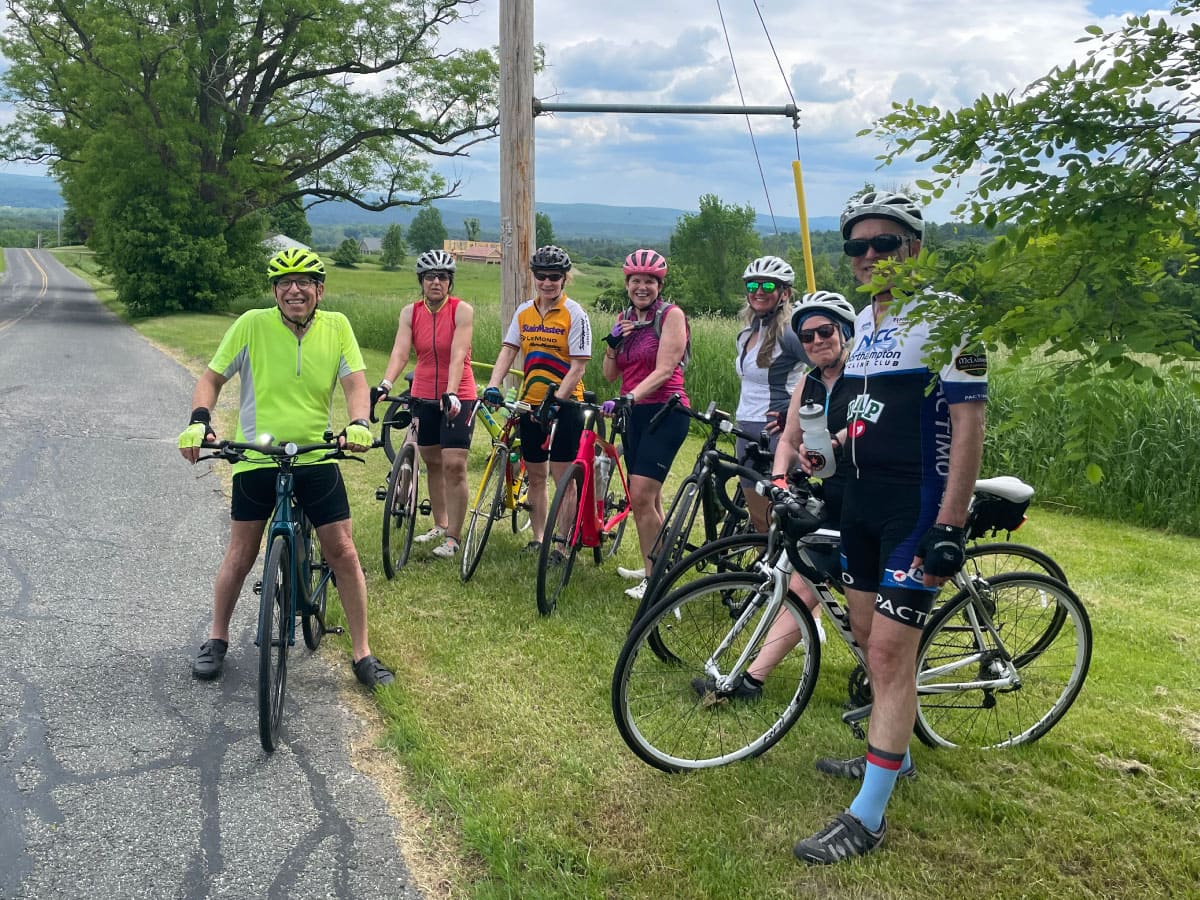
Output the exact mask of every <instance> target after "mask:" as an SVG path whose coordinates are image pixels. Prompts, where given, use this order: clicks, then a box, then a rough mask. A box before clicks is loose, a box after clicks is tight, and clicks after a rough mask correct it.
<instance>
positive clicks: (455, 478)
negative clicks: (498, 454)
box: [430, 449, 468, 540]
mask: <svg viewBox="0 0 1200 900" xmlns="http://www.w3.org/2000/svg"><path fill="white" fill-rule="evenodd" d="M467 452H468V451H466V450H454V449H445V450H442V479H443V488H442V491H443V496H445V498H446V500H445V502H446V526H445V527H446V534H447V536H449V537H452V538H454V539H455V540H457V539H459V538H461V537H462V526H463V520H464V519H465V518H466V516H467V502H468V501H467ZM430 480H431V481H432V480H433V479H432V478H431V479H430ZM430 496H431V497H432V496H433V492H432V491H430Z"/></svg>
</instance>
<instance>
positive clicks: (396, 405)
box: [379, 400, 408, 463]
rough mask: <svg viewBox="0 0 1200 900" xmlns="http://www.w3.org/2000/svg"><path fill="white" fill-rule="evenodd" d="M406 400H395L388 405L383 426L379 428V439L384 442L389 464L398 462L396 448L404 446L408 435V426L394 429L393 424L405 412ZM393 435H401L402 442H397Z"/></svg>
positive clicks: (384, 450)
mask: <svg viewBox="0 0 1200 900" xmlns="http://www.w3.org/2000/svg"><path fill="white" fill-rule="evenodd" d="M405 403H406V401H405V400H393V401H392V402H391V403H389V404H388V408H387V412H386V413H385V414H384V417H383V424H382V425H380V427H379V439H380V440H381V441H383V452H384V453H386V454H387V458H388V462H390V463H391V462H395V461H396V447H397V445H399V446H404V438H405V435H407V434H408V426H407V425H405V426H404V427H403V428H396V427H393V425H392V422H394V421H395V420H396V416H397V415H399V413H400V412H401V411H402V410H405V409H406V407H405ZM393 433H398V434H399V435H400V440H399V441H397V440H396V438H395V437H394V434H393Z"/></svg>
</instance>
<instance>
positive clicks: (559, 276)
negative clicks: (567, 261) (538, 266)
mask: <svg viewBox="0 0 1200 900" xmlns="http://www.w3.org/2000/svg"><path fill="white" fill-rule="evenodd" d="M566 277H567V276H566V275H564V274H563V273H562V272H534V273H533V280H534V281H562V280H563V279H564V278H566Z"/></svg>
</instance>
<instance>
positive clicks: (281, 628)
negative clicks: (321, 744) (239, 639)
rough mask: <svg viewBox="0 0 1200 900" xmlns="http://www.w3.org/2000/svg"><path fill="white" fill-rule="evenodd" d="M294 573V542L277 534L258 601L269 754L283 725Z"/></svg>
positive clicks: (261, 700) (263, 725)
mask: <svg viewBox="0 0 1200 900" xmlns="http://www.w3.org/2000/svg"><path fill="white" fill-rule="evenodd" d="M293 574H294V570H293V568H292V547H291V543H290V542H289V540H288V538H287V537H285V536H284V535H276V536H275V537H274V538H273V539H272V540H271V546H270V548H269V549H268V551H267V562H266V565H265V566H264V567H263V579H262V593H261V594H260V595H259V603H258V738H259V741H260V742H261V743H262V748H263V749H264V750H266V751H267V752H268V753H273V752H274V751H275V748H276V747H278V746H279V729H280V726H281V725H282V724H283V700H284V694H285V692H286V688H287V654H288V626H289V624H290V622H289V620H290V619H291V615H290V614H291V602H290V598H291V597H292V591H293V589H294V588H295V586H294V585H293V584H292V578H293Z"/></svg>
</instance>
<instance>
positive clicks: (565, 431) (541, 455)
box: [520, 406, 583, 463]
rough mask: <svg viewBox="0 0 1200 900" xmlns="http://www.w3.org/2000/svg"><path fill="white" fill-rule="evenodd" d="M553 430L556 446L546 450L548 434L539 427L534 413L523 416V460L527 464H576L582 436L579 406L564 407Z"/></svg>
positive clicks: (561, 408) (581, 419)
mask: <svg viewBox="0 0 1200 900" xmlns="http://www.w3.org/2000/svg"><path fill="white" fill-rule="evenodd" d="M556 423H557V424H555V426H554V443H553V444H552V445H551V446H550V447H549V448H546V447H545V446H543V445H544V444H545V443H546V436H547V433H548V432H547V431H546V430H545V429H544V428H542V426H541V425H539V424H538V421H537V419H535V418H534V417H533V414H532V413H525V414H524V415H523V416H521V424H520V429H521V458H522V459H524V460H525V462H526V463H544V462H545V461H546V460H547V459H549V460H550V461H551V462H573V461H574V459H575V457H576V456H577V455H578V454H579V438H580V437H582V436H583V410H581V409H579V408H578V407H576V406H561V407H559V410H558V416H557V417H556Z"/></svg>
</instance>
